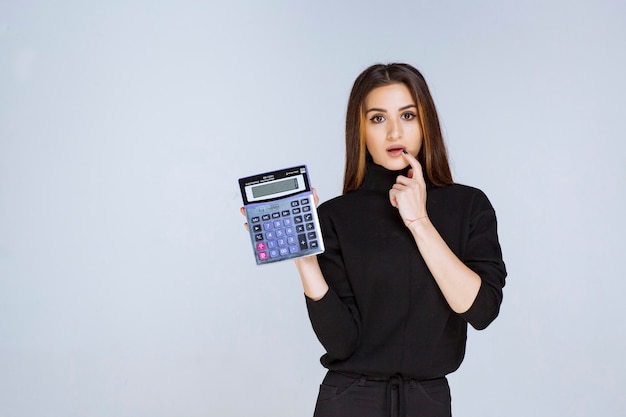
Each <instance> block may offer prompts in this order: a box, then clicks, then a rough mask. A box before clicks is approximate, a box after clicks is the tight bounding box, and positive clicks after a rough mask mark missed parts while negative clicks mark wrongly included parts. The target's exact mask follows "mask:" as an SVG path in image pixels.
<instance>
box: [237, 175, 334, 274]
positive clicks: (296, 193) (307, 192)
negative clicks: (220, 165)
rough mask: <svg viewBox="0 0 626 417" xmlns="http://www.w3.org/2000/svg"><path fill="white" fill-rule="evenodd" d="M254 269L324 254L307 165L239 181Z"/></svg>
mask: <svg viewBox="0 0 626 417" xmlns="http://www.w3.org/2000/svg"><path fill="white" fill-rule="evenodd" d="M239 188H240V189H241V196H242V198H243V204H244V208H245V209H246V218H247V220H248V227H249V229H250V240H251V241H252V248H253V251H254V258H255V259H256V263H257V265H263V264H268V263H272V262H279V261H284V260H287V259H294V258H300V257H302V256H311V255H316V254H318V253H322V252H324V242H323V240H322V234H321V233H320V225H319V220H318V218H317V210H316V208H315V202H314V201H313V192H312V191H311V186H310V182H309V176H308V173H307V168H306V165H300V166H297V167H293V168H287V169H281V170H278V171H272V172H266V173H264V174H259V175H254V176H251V177H246V178H240V179H239Z"/></svg>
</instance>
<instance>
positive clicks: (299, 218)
mask: <svg viewBox="0 0 626 417" xmlns="http://www.w3.org/2000/svg"><path fill="white" fill-rule="evenodd" d="M293 221H294V222H296V224H297V223H302V216H296V217H294V218H293Z"/></svg>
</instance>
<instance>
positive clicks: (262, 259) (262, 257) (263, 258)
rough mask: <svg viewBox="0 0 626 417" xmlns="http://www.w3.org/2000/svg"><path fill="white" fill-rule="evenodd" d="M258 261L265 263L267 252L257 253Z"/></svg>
mask: <svg viewBox="0 0 626 417" xmlns="http://www.w3.org/2000/svg"><path fill="white" fill-rule="evenodd" d="M259 260H260V261H266V260H267V252H259Z"/></svg>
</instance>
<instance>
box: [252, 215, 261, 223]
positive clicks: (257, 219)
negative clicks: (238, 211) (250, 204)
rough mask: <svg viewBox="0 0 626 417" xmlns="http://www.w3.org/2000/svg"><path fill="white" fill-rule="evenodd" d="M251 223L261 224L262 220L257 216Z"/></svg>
mask: <svg viewBox="0 0 626 417" xmlns="http://www.w3.org/2000/svg"><path fill="white" fill-rule="evenodd" d="M250 221H251V222H252V223H258V222H260V221H261V219H260V218H259V216H255V217H253V218H251V219H250Z"/></svg>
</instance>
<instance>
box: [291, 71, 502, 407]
mask: <svg viewBox="0 0 626 417" xmlns="http://www.w3.org/2000/svg"><path fill="white" fill-rule="evenodd" d="M343 191H344V192H343V195H341V196H339V197H337V198H334V199H332V200H330V201H327V202H325V203H323V204H321V205H320V206H319V209H318V213H319V218H320V225H321V229H322V235H323V238H324V244H325V248H326V251H325V253H323V254H321V255H318V256H317V257H308V258H300V259H297V260H296V266H297V268H298V271H299V273H300V277H301V280H302V284H303V286H304V292H305V295H306V304H307V308H308V312H309V317H310V320H311V323H312V325H313V329H314V331H315V333H316V335H317V337H318V339H319V340H320V342H321V343H322V345H323V346H324V348H325V350H326V354H325V355H324V356H323V357H322V359H321V362H322V364H323V365H324V366H325V367H326V368H328V373H327V375H326V377H325V378H324V381H323V383H322V385H321V386H320V391H319V396H318V399H317V404H316V408H315V416H316V417H331V416H333V417H334V416H341V417H351V416H358V417H368V416H372V417H374V416H376V417H378V416H381V417H382V416H428V417H438V416H450V415H451V408H450V402H451V401H450V391H449V387H448V383H447V380H446V375H447V374H449V373H451V372H453V371H455V370H456V369H457V368H458V367H459V365H460V364H461V361H462V360H463V356H464V353H465V341H466V334H467V323H468V322H469V323H470V324H471V325H472V326H473V327H475V328H476V329H483V328H485V327H487V325H489V323H490V322H491V321H493V320H494V319H495V318H496V316H497V315H498V312H499V307H500V303H501V301H502V287H503V286H504V279H505V276H506V270H505V266H504V263H503V261H502V255H501V250H500V245H499V243H498V237H497V230H496V217H495V213H494V210H493V208H492V207H491V205H490V203H489V201H488V199H487V197H486V196H485V195H484V194H483V193H482V192H481V191H480V190H478V189H475V188H471V187H467V186H463V185H458V184H455V183H454V182H453V180H452V175H451V173H450V168H449V166H448V160H447V155H446V149H445V146H444V143H443V139H442V135H441V129H440V126H439V121H438V117H437V112H436V110H435V105H434V103H433V100H432V98H431V96H430V92H429V90H428V87H427V85H426V82H425V80H424V78H423V77H422V75H421V74H420V73H419V71H417V70H416V69H415V68H413V67H411V66H409V65H406V64H389V65H374V66H372V67H370V68H367V69H366V70H365V71H364V72H363V73H362V74H361V75H359V77H358V78H357V79H356V81H355V83H354V86H353V88H352V92H351V95H350V99H349V103H348V111H347V119H346V167H345V176H344V190H343Z"/></svg>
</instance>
